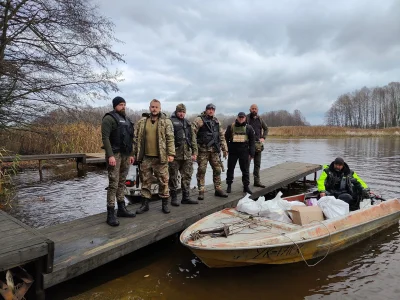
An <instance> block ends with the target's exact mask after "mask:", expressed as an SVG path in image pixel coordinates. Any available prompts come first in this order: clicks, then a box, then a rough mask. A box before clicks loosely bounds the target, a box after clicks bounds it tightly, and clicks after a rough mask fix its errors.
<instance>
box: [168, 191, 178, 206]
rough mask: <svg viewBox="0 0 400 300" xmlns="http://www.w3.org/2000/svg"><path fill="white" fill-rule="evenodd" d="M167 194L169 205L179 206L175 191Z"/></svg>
mask: <svg viewBox="0 0 400 300" xmlns="http://www.w3.org/2000/svg"><path fill="white" fill-rule="evenodd" d="M169 193H170V195H171V205H172V206H179V201H178V196H177V193H176V191H173V190H170V191H169Z"/></svg>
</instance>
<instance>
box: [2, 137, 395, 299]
mask: <svg viewBox="0 0 400 300" xmlns="http://www.w3.org/2000/svg"><path fill="white" fill-rule="evenodd" d="M265 146H266V147H265V148H266V150H265V151H264V152H263V159H262V168H267V167H270V166H273V165H276V164H279V163H282V162H285V161H299V162H307V163H316V164H326V163H330V162H331V161H332V160H333V159H334V158H335V157H337V156H342V157H343V158H344V159H345V161H346V162H347V163H348V164H349V166H350V167H351V168H352V169H354V170H355V171H356V172H357V173H358V175H359V176H360V177H361V178H362V179H363V180H364V181H365V182H366V183H367V184H369V186H370V188H371V190H372V191H375V192H376V193H378V194H380V195H381V196H382V197H384V198H388V199H389V198H395V197H400V185H399V182H400V172H399V169H400V137H396V138H393V137H391V138H343V139H274V138H268V140H267V142H266V145H265ZM225 163H226V162H225ZM209 168H210V167H209ZM236 171H237V175H238V176H240V175H239V174H240V171H239V169H238V166H237V170H236ZM222 178H223V180H224V179H225V176H224V174H223V175H222ZM310 179H312V176H311V177H310ZM211 181H212V179H211V176H210V174H209V173H208V174H207V178H206V184H210V183H211ZM15 182H16V184H17V186H18V193H17V199H16V201H15V202H14V207H13V208H12V209H11V211H10V213H11V214H12V215H13V216H15V217H16V218H18V219H20V220H22V221H23V222H25V223H26V224H28V225H30V226H32V227H36V228H40V227H47V226H50V225H52V224H57V223H61V222H66V221H70V220H73V219H77V218H81V217H84V216H88V215H91V214H96V213H100V212H104V211H105V198H106V191H105V187H106V186H107V174H106V171H105V170H103V169H98V168H90V169H89V171H88V172H87V174H86V175H85V176H83V177H77V174H76V171H75V169H74V168H73V167H72V168H71V166H60V167H58V168H55V169H52V170H45V171H44V181H43V182H40V181H39V175H38V171H37V170H29V171H25V172H24V173H21V174H19V175H18V176H16V177H15ZM195 184H196V181H195V172H194V176H193V180H192V186H193V185H195ZM172 213H173V208H172ZM399 245H400V232H399V227H398V226H394V227H391V228H389V229H387V230H385V231H383V232H381V233H379V234H377V235H375V236H373V237H372V238H370V239H368V240H366V241H363V242H362V243H359V244H357V245H355V246H352V247H350V248H348V249H346V250H344V251H341V252H338V253H334V254H331V255H328V257H327V258H326V259H325V260H323V261H322V262H321V263H320V264H318V265H317V266H315V267H307V266H306V265H305V264H304V263H296V264H291V265H283V266H279V265H277V266H273V265H271V266H252V267H242V268H228V269H209V268H207V267H206V266H205V265H203V264H202V263H201V262H199V261H198V260H197V259H196V257H195V256H194V255H193V254H192V253H191V252H190V251H189V250H188V249H186V248H184V247H183V246H181V245H180V244H179V241H178V239H177V237H170V238H167V239H164V240H162V241H160V242H158V243H156V244H154V245H151V246H149V247H146V248H144V249H141V250H139V251H137V252H135V253H132V254H131V255H128V256H126V257H123V258H121V259H119V260H117V261H115V262H112V263H110V264H107V265H105V266H103V267H101V268H99V269H96V270H95V271H92V272H89V273H86V274H84V275H82V276H80V277H78V278H76V279H74V280H71V281H68V282H66V283H63V284H60V285H58V286H55V287H53V288H51V289H49V290H48V291H47V295H48V299H205V298H207V299H245V298H252V299H322V298H323V299H400V287H399V286H398V285H397V284H398V282H400V249H399Z"/></svg>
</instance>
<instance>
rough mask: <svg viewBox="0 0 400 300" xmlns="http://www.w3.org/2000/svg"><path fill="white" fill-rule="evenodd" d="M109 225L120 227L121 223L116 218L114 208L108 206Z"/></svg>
mask: <svg viewBox="0 0 400 300" xmlns="http://www.w3.org/2000/svg"><path fill="white" fill-rule="evenodd" d="M107 224H108V225H110V226H118V225H119V222H118V220H117V218H116V217H115V209H114V207H109V206H107Z"/></svg>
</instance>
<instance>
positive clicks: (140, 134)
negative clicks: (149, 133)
mask: <svg viewBox="0 0 400 300" xmlns="http://www.w3.org/2000/svg"><path fill="white" fill-rule="evenodd" d="M148 118H150V114H149V113H144V114H142V118H141V119H140V120H139V121H138V122H137V124H136V126H135V135H134V136H135V137H134V141H135V142H134V144H133V154H134V156H135V157H136V160H137V161H138V162H141V161H143V158H144V142H145V138H146V136H145V132H146V131H145V127H146V121H147V119H148ZM157 142H158V144H157V147H158V153H159V155H160V161H161V163H167V162H168V156H175V142H174V129H173V127H172V122H171V120H170V119H168V118H167V116H166V115H165V114H164V113H160V114H159V119H158V126H157Z"/></svg>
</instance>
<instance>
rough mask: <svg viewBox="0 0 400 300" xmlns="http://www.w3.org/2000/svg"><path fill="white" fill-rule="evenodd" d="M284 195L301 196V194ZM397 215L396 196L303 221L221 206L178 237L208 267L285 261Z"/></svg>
mask: <svg viewBox="0 0 400 300" xmlns="http://www.w3.org/2000/svg"><path fill="white" fill-rule="evenodd" d="M285 199H286V200H289V201H291V200H292V201H293V200H298V201H304V200H305V195H304V194H303V195H297V196H292V197H288V198H285ZM399 217H400V199H392V200H387V201H384V202H382V203H380V204H375V205H373V206H370V207H368V208H365V209H362V210H357V211H354V212H351V213H350V214H348V215H346V216H343V217H339V218H333V219H328V220H324V221H322V222H312V223H310V224H307V225H303V226H300V225H296V224H289V223H282V222H278V221H272V220H268V219H266V218H263V217H253V216H249V215H247V214H244V213H240V212H238V211H237V210H236V209H235V208H226V209H224V210H221V211H219V212H216V213H214V214H211V215H209V216H207V217H205V218H203V219H201V220H199V221H198V222H196V223H195V224H193V225H191V226H190V227H188V228H187V229H186V230H185V231H184V232H183V233H182V234H181V237H180V240H181V243H182V244H183V245H185V246H187V247H188V248H190V250H192V252H193V253H194V254H195V255H196V256H197V257H199V258H200V259H201V260H202V261H203V262H204V263H205V264H206V265H207V266H209V267H212V268H218V267H236V266H245V265H252V264H286V263H294V262H299V261H302V260H303V259H304V260H308V259H311V258H317V257H324V256H325V255H327V254H328V253H332V252H334V251H338V250H341V249H344V248H346V247H348V246H350V245H352V244H355V243H357V242H359V241H361V240H363V239H365V238H367V237H369V236H371V235H373V234H375V233H377V232H379V231H381V230H382V229H385V228H387V227H389V226H391V225H394V224H397V223H398V220H399Z"/></svg>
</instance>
